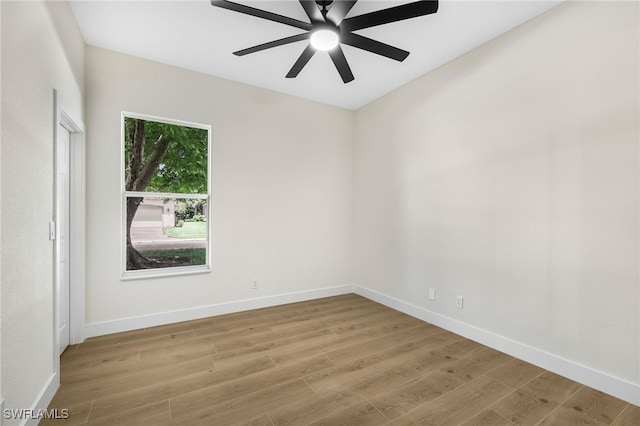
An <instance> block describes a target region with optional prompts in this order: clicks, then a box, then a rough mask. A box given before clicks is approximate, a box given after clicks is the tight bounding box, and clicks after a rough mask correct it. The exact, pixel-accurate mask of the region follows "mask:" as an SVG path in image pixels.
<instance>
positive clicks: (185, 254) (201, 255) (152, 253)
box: [140, 248, 207, 266]
mask: <svg viewBox="0 0 640 426" xmlns="http://www.w3.org/2000/svg"><path fill="white" fill-rule="evenodd" d="M206 253H207V251H206V249H204V248H192V249H175V250H146V251H141V252H140V254H142V255H143V256H144V257H146V258H147V259H150V260H157V261H159V262H166V263H168V264H170V265H167V266H192V265H205V264H206V263H207V261H206V259H205V257H206Z"/></svg>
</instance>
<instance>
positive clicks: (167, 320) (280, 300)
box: [84, 285, 353, 337]
mask: <svg viewBox="0 0 640 426" xmlns="http://www.w3.org/2000/svg"><path fill="white" fill-rule="evenodd" d="M350 293H353V286H351V285H345V286H339V287H329V288H322V289H318V290H309V291H302V292H296V293H286V294H279V295H276V296H266V297H260V298H255V299H247V300H240V301H237V302H228V303H220V304H216V305H208V306H199V307H196V308H189V309H181V310H178V311H170V312H161V313H158V314H152V315H143V316H139V317H130V318H123V319H118V320H113V321H105V322H96V323H91V324H87V325H85V329H84V336H85V337H94V336H103V335H105V334H113V333H119V332H122V331H130V330H139V329H141V328H147V327H154V326H158V325H165V324H172V323H176V322H182V321H190V320H194V319H200V318H207V317H212V316H216V315H224V314H230V313H234V312H242V311H248V310H251V309H260V308H268V307H270V306H277V305H285V304H288V303H296V302H304V301H307V300H313V299H321V298H323V297H331V296H339V295H342V294H350Z"/></svg>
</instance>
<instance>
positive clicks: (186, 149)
mask: <svg viewBox="0 0 640 426" xmlns="http://www.w3.org/2000/svg"><path fill="white" fill-rule="evenodd" d="M135 120H140V119H137V118H131V117H125V136H126V135H128V134H129V130H130V128H131V127H132V126H133V125H134V123H135ZM145 121H146V123H145V141H144V154H143V158H144V161H143V164H144V163H146V160H147V159H148V158H149V155H150V154H151V153H152V152H153V149H154V147H155V145H156V143H157V142H158V141H159V140H160V139H161V138H170V140H171V143H170V144H169V147H168V149H167V152H166V154H165V155H164V157H163V159H162V161H161V162H160V164H159V165H158V167H157V169H156V172H155V174H154V177H153V179H152V180H151V182H150V183H149V185H148V186H147V188H146V191H148V192H173V193H183V194H206V193H207V173H208V144H209V141H208V132H207V130H206V129H198V128H194V127H187V126H180V125H176V124H167V123H160V122H157V121H150V120H145ZM127 139H128V138H125V163H126V164H127V165H128V164H129V161H128V158H129V152H130V150H131V146H130V144H131V143H132V141H129V140H127ZM127 173H128V170H127Z"/></svg>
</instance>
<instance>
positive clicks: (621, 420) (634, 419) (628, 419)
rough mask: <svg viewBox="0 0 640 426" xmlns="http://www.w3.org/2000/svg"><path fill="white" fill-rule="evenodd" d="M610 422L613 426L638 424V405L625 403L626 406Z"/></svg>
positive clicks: (639, 416)
mask: <svg viewBox="0 0 640 426" xmlns="http://www.w3.org/2000/svg"><path fill="white" fill-rule="evenodd" d="M612 424H613V426H637V425H640V407H639V406H637V405H631V404H627V406H626V408H625V409H624V410H623V411H622V413H620V415H619V416H618V418H617V419H615V421H614V422H613V423H612Z"/></svg>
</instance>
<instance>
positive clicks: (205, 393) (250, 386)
mask: <svg viewBox="0 0 640 426" xmlns="http://www.w3.org/2000/svg"><path fill="white" fill-rule="evenodd" d="M332 365H334V364H333V363H332V362H331V361H330V360H329V359H328V358H327V357H325V356H323V355H318V356H315V357H312V358H307V359H304V360H301V361H299V362H297V363H295V364H290V365H287V366H285V367H276V368H273V369H270V370H267V371H265V372H262V373H259V374H255V375H252V376H250V377H241V378H239V379H236V380H234V381H232V382H225V383H221V384H219V385H215V386H210V387H207V388H203V389H199V390H196V391H194V392H189V393H187V394H183V395H179V396H177V397H175V398H172V399H171V408H172V413H175V415H177V416H184V415H185V414H186V413H188V412H189V411H193V410H194V407H202V406H205V405H206V404H208V403H209V402H210V401H225V400H229V399H233V398H237V397H239V396H242V395H243V394H249V393H252V392H256V391H258V390H263V389H266V388H268V387H270V386H274V385H277V384H281V383H285V382H287V381H290V380H292V379H293V378H296V377H302V376H304V375H306V374H311V373H313V372H315V371H320V370H323V369H325V368H328V367H330V366H332ZM305 385H306V384H305Z"/></svg>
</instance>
